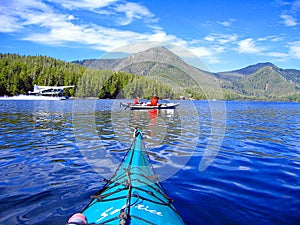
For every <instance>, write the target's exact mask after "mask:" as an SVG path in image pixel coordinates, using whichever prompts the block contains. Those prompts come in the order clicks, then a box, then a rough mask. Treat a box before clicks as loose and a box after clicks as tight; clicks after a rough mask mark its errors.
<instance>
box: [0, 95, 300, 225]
mask: <svg viewBox="0 0 300 225" xmlns="http://www.w3.org/2000/svg"><path fill="white" fill-rule="evenodd" d="M191 104H192V105H191ZM214 104H217V103H211V105H210V104H208V103H207V102H205V101H194V102H192V103H191V102H188V101H181V105H180V107H179V108H178V109H177V110H175V111H174V110H168V111H163V110H162V111H129V110H124V109H122V108H120V107H119V101H112V100H98V101H94V100H74V101H71V100H70V101H0V171H1V177H0V224H43V225H44V224H65V223H66V222H67V220H68V218H69V217H70V215H72V214H73V213H75V212H78V211H81V209H82V208H83V207H84V206H85V205H86V204H87V203H88V202H89V201H90V198H89V197H90V196H91V195H93V194H94V193H95V192H96V191H97V190H98V189H100V188H101V187H102V186H103V185H104V183H103V182H102V179H103V177H105V178H109V177H110V176H111V174H112V172H113V171H114V170H115V169H116V167H117V166H118V164H119V162H120V160H121V159H122V157H123V155H124V154H125V152H126V149H127V148H128V147H129V146H130V143H131V140H132V138H131V132H132V128H133V127H137V126H138V127H141V128H142V129H143V131H144V133H145V143H146V147H147V149H148V151H149V154H150V156H151V159H152V161H153V164H154V167H155V168H156V171H157V173H158V175H159V177H160V180H161V183H162V184H163V186H164V188H165V190H166V192H167V193H168V195H169V196H170V197H171V198H173V199H174V205H175V207H176V208H177V209H178V211H179V212H180V214H181V215H182V217H183V219H184V221H185V222H186V224H299V222H300V179H299V177H300V104H299V103H261V102H226V103H225V104H224V105H222V104H220V105H218V104H217V105H214ZM223 106H224V107H223Z"/></svg>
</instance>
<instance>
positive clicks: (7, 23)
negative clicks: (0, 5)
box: [0, 14, 22, 33]
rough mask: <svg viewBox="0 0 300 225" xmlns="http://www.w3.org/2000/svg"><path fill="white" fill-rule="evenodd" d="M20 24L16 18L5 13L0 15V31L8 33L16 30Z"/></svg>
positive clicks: (20, 26) (19, 27)
mask: <svg viewBox="0 0 300 225" xmlns="http://www.w3.org/2000/svg"><path fill="white" fill-rule="evenodd" d="M21 28H22V25H21V24H19V23H18V19H17V18H14V17H10V16H7V15H4V14H3V15H0V32H3V33H10V32H15V31H18V30H20V29H21Z"/></svg>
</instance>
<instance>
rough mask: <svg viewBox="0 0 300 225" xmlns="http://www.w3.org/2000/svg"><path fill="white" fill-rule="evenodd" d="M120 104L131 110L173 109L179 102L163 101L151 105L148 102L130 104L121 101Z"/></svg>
mask: <svg viewBox="0 0 300 225" xmlns="http://www.w3.org/2000/svg"><path fill="white" fill-rule="evenodd" d="M121 106H123V107H125V109H127V108H129V109H131V110H145V109H175V108H176V107H177V106H179V103H163V104H161V105H157V106H153V105H148V104H131V103H121Z"/></svg>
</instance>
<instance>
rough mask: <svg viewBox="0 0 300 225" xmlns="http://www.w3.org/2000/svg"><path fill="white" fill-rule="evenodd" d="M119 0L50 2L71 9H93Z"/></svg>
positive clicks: (51, 0) (55, 0) (61, 0)
mask: <svg viewBox="0 0 300 225" xmlns="http://www.w3.org/2000/svg"><path fill="white" fill-rule="evenodd" d="M117 1H118V0H76V1H74V0H50V2H55V3H58V4H60V5H62V6H63V7H64V8H66V9H69V10H74V9H87V10H91V11H93V10H95V9H99V8H104V7H106V6H109V5H110V4H112V3H114V2H117Z"/></svg>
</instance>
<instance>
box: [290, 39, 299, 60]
mask: <svg viewBox="0 0 300 225" xmlns="http://www.w3.org/2000/svg"><path fill="white" fill-rule="evenodd" d="M289 54H290V55H291V56H292V57H295V58H298V59H300V41H295V42H290V43H289Z"/></svg>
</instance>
